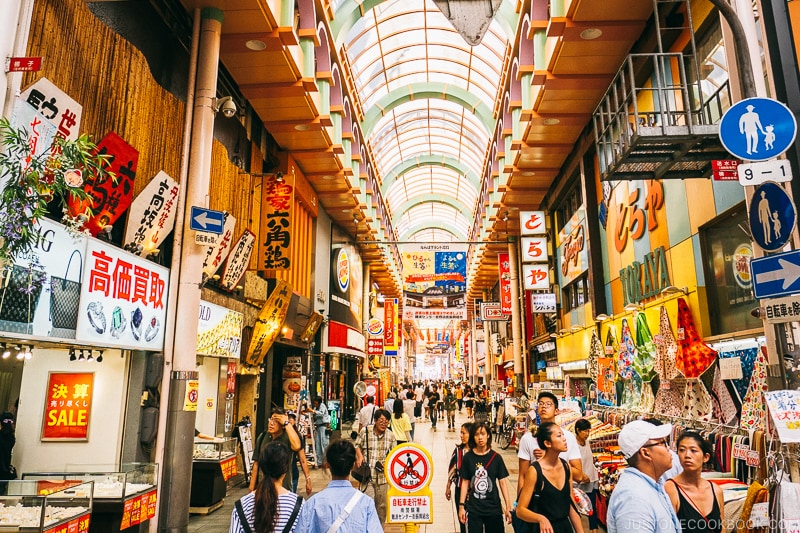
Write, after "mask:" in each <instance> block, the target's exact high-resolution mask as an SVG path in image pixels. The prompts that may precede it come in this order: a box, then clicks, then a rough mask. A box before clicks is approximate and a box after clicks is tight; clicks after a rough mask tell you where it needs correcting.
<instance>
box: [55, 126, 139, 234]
mask: <svg viewBox="0 0 800 533" xmlns="http://www.w3.org/2000/svg"><path fill="white" fill-rule="evenodd" d="M96 152H97V153H98V154H101V155H107V156H110V160H109V162H110V168H109V171H110V172H112V173H113V174H114V175H115V176H116V179H115V180H112V179H111V178H110V177H108V176H104V177H102V178H100V179H96V178H94V177H88V179H86V181H85V182H84V184H83V190H84V191H85V192H86V193H87V194H88V195H89V199H87V200H84V201H79V200H73V199H71V198H70V199H69V200H68V202H67V205H68V206H69V212H70V214H71V215H72V216H76V215H78V214H80V213H86V211H87V210H88V209H91V210H92V217H91V218H90V219H89V220H88V221H87V222H86V224H84V227H85V228H86V229H88V230H89V233H91V234H92V235H94V236H97V234H98V233H100V230H102V229H103V227H105V226H107V225H109V224H114V222H116V221H117V219H118V218H119V217H120V216H121V215H122V213H124V212H125V210H126V209H128V206H130V205H131V202H132V201H133V182H134V179H135V178H136V165H137V164H138V162H139V151H138V150H136V149H135V148H134V147H133V146H131V145H130V144H128V143H126V142H125V141H124V140H123V139H122V137H120V136H119V135H117V134H116V133H114V132H113V131H111V132H109V133H108V134H107V135H106V136H105V137H103V138H102V139H101V140H100V142H99V143H97V150H96Z"/></svg>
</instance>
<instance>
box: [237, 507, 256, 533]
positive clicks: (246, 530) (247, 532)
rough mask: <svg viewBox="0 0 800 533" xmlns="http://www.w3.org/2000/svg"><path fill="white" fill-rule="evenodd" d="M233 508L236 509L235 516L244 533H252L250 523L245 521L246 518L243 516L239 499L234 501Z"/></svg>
mask: <svg viewBox="0 0 800 533" xmlns="http://www.w3.org/2000/svg"><path fill="white" fill-rule="evenodd" d="M234 507H236V514H237V515H239V522H240V523H241V525H242V529H243V530H244V533H253V530H252V529H250V522H248V521H247V516H245V514H244V508H243V507H242V500H241V499H239V500H236V503H235V504H234Z"/></svg>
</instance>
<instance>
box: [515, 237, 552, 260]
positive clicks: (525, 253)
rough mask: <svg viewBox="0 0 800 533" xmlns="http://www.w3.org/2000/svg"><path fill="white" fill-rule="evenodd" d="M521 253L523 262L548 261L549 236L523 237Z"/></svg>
mask: <svg viewBox="0 0 800 533" xmlns="http://www.w3.org/2000/svg"><path fill="white" fill-rule="evenodd" d="M520 242H521V244H520V250H519V254H520V256H521V257H522V262H523V263H546V262H547V258H548V254H547V237H522V239H521V240H520Z"/></svg>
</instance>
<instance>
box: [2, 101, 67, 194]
mask: <svg viewBox="0 0 800 533" xmlns="http://www.w3.org/2000/svg"><path fill="white" fill-rule="evenodd" d="M11 124H12V125H13V126H14V127H15V128H17V129H21V130H23V131H25V133H27V135H28V144H29V146H30V148H31V156H32V157H38V156H40V155H42V154H44V153H45V152H47V151H48V150H50V146H51V145H52V144H53V139H54V138H55V136H56V131H57V130H56V127H55V126H53V125H52V124H51V123H50V122H49V121H48V120H47V119H45V118H44V116H43V115H42V114H41V113H39V112H38V111H37V110H36V109H34V108H33V107H31V106H29V105H28V104H26V103H25V102H23V101H22V100H17V102H16V104H15V105H14V116H13V118H12V120H11ZM28 165H30V160H28V161H26V167H27V166H28ZM3 181H5V179H3Z"/></svg>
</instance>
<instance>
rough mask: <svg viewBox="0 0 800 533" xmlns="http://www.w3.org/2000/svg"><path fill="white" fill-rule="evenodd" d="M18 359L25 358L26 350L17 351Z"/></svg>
mask: <svg viewBox="0 0 800 533" xmlns="http://www.w3.org/2000/svg"><path fill="white" fill-rule="evenodd" d="M17 359H25V352H24V351H22V350H20V351H18V352H17Z"/></svg>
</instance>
